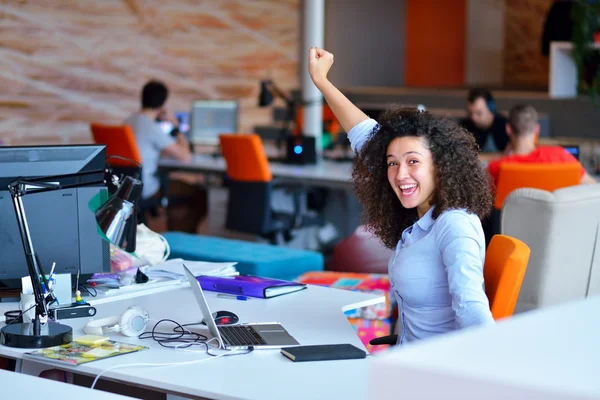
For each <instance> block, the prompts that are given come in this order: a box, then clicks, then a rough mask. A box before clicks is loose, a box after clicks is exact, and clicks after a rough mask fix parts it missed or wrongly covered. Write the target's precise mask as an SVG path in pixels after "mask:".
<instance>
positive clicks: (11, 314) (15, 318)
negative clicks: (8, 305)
mask: <svg viewBox="0 0 600 400" xmlns="http://www.w3.org/2000/svg"><path fill="white" fill-rule="evenodd" d="M35 306H37V304H34V305H32V306H31V307H29V308H28V309H27V310H24V311H20V312H19V310H11V311H7V312H5V313H4V321H5V322H6V321H8V320H7V318H11V320H10V321H9V322H8V323H5V324H4V326H5V327H6V326H9V325H12V324H14V323H15V322H18V321H19V318H21V317H22V316H23V314H25V313H26V312H27V311H29V310H31V309H32V308H34V307H35ZM17 313H18V314H17ZM7 314H8V315H7ZM15 314H17V315H15ZM21 321H22V320H21Z"/></svg>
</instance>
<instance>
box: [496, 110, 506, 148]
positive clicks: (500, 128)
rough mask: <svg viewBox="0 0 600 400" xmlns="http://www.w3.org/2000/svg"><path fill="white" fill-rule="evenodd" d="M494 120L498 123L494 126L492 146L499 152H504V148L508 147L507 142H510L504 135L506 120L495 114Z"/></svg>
mask: <svg viewBox="0 0 600 400" xmlns="http://www.w3.org/2000/svg"><path fill="white" fill-rule="evenodd" d="M495 118H498V123H497V124H494V125H495V126H494V144H495V145H496V148H497V149H498V150H499V151H504V150H505V149H506V146H508V142H510V138H509V137H508V134H507V133H506V123H507V122H508V120H507V119H506V118H504V116H502V115H500V114H496V117H495Z"/></svg>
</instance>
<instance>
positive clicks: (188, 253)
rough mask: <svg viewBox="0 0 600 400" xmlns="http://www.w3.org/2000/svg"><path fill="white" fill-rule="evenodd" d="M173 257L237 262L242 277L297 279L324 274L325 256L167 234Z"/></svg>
mask: <svg viewBox="0 0 600 400" xmlns="http://www.w3.org/2000/svg"><path fill="white" fill-rule="evenodd" d="M163 236H164V237H165V239H167V242H168V243H169V247H170V248H171V255H170V258H182V259H184V260H192V261H211V262H237V263H238V264H237V265H236V268H237V270H238V271H239V272H240V274H242V275H256V276H263V277H267V278H275V279H286V280H294V279H296V278H297V277H299V276H300V275H302V274H303V273H305V272H309V271H322V270H323V268H324V260H323V255H322V254H321V253H318V252H316V251H312V250H302V249H292V248H288V247H282V246H273V245H270V244H263V243H254V242H246V241H242V240H234V239H226V238H221V237H215V236H204V235H195V234H190V233H182V232H167V233H164V234H163Z"/></svg>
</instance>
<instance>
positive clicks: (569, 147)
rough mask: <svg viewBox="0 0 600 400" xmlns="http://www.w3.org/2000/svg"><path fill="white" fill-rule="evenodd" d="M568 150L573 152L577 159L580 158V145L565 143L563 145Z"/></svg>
mask: <svg viewBox="0 0 600 400" xmlns="http://www.w3.org/2000/svg"><path fill="white" fill-rule="evenodd" d="M562 147H563V148H564V149H565V150H566V151H568V152H569V153H571V154H572V155H573V157H575V158H576V159H578V160H579V146H578V145H576V144H574V145H563V146H562Z"/></svg>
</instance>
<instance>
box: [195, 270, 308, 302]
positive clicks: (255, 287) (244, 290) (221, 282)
mask: <svg viewBox="0 0 600 400" xmlns="http://www.w3.org/2000/svg"><path fill="white" fill-rule="evenodd" d="M197 279H198V282H200V286H202V289H203V290H212V291H214V292H221V293H230V294H236V295H244V296H250V297H260V298H263V299H268V298H271V297H276V296H281V295H284V294H288V293H293V292H297V291H299V290H303V289H306V285H305V284H304V283H298V282H291V281H284V280H281V279H272V278H261V277H258V276H249V275H238V276H206V275H202V276H199V277H197Z"/></svg>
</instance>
